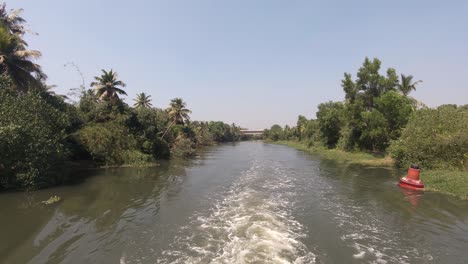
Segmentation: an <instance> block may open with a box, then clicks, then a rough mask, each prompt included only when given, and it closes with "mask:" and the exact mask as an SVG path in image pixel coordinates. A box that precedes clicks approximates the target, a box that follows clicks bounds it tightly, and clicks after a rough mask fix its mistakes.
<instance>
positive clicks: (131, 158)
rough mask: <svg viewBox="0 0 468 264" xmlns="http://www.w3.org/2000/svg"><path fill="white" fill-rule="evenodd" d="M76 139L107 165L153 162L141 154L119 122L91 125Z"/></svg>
mask: <svg viewBox="0 0 468 264" xmlns="http://www.w3.org/2000/svg"><path fill="white" fill-rule="evenodd" d="M74 137H75V138H76V140H77V142H79V143H80V144H81V145H83V146H84V148H85V149H86V150H87V151H88V152H89V153H90V154H91V156H92V157H93V159H94V160H95V161H97V162H101V163H104V164H106V165H121V164H135V163H136V164H140V163H144V162H151V161H153V160H154V159H153V157H152V156H151V155H148V154H144V153H141V152H140V151H139V150H138V149H137V142H136V140H135V139H134V138H133V136H132V135H131V134H130V132H129V130H128V128H127V127H125V126H123V125H121V124H119V123H117V122H106V123H95V124H89V125H87V126H85V127H83V128H82V129H80V130H79V131H78V132H77V133H76V134H75V135H74Z"/></svg>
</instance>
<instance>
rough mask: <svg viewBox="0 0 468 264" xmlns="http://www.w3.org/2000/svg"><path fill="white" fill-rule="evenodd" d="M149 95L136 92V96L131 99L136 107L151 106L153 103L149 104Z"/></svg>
mask: <svg viewBox="0 0 468 264" xmlns="http://www.w3.org/2000/svg"><path fill="white" fill-rule="evenodd" d="M150 97H151V95H147V94H145V93H139V94H137V97H136V98H135V99H133V100H134V101H135V104H134V105H133V106H134V107H136V108H151V107H152V106H153V105H152V104H151V99H150Z"/></svg>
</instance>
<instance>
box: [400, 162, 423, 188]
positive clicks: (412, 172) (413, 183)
mask: <svg viewBox="0 0 468 264" xmlns="http://www.w3.org/2000/svg"><path fill="white" fill-rule="evenodd" d="M419 172H420V170H419V167H418V166H417V165H413V166H411V168H409V170H408V174H407V175H406V176H405V177H402V178H400V182H399V183H398V185H399V186H400V187H402V188H406V189H411V190H423V189H424V183H423V182H422V181H421V180H420V179H419Z"/></svg>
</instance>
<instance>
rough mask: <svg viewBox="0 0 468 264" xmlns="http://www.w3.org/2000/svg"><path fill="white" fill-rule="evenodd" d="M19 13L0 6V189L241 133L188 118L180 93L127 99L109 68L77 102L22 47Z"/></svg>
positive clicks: (162, 155)
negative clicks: (158, 101) (87, 164)
mask: <svg viewBox="0 0 468 264" xmlns="http://www.w3.org/2000/svg"><path fill="white" fill-rule="evenodd" d="M20 15H21V10H13V11H11V12H7V11H6V7H5V5H2V6H1V7H0V53H1V54H0V190H2V189H32V188H39V187H42V186H47V185H51V184H57V183H61V182H62V181H63V177H64V175H63V174H64V173H62V172H61V171H62V169H63V168H64V166H66V165H69V164H70V163H73V162H75V161H76V162H77V161H82V160H89V161H93V163H95V164H97V165H105V166H119V165H124V164H130V165H146V164H151V163H153V162H154V161H155V160H157V159H166V158H169V157H171V156H191V155H193V154H194V153H195V150H196V149H197V148H200V147H203V146H208V145H212V144H215V143H217V142H229V141H237V140H240V139H241V134H240V128H239V127H238V126H236V125H235V124H232V125H228V124H225V123H223V122H198V121H191V120H190V114H191V111H190V110H189V109H188V108H187V105H186V102H184V101H183V100H182V99H181V98H175V99H173V100H172V101H171V102H170V104H169V106H168V107H167V108H166V109H160V108H156V107H153V105H152V100H151V96H150V95H148V94H145V93H139V94H137V95H136V98H135V99H134V102H135V103H134V105H133V107H131V106H129V105H128V104H126V103H125V102H124V101H123V100H122V99H121V97H122V96H126V95H127V93H126V91H125V88H126V84H125V83H124V82H123V81H122V80H120V79H119V77H118V75H117V72H116V71H114V70H109V71H107V70H102V72H101V74H99V75H97V76H96V77H95V78H94V81H93V82H92V83H91V84H90V87H89V88H86V87H85V86H84V85H82V87H81V91H80V95H79V99H78V102H76V103H73V104H72V103H68V102H67V97H66V96H62V95H57V94H55V93H54V92H53V91H52V88H53V86H50V85H46V80H47V77H46V75H45V74H44V73H43V71H42V69H41V67H40V66H39V65H38V64H36V63H35V60H37V59H38V58H39V57H40V56H41V53H40V52H38V51H33V50H29V49H28V48H27V47H28V45H27V43H26V42H25V40H24V34H25V33H26V29H25V27H24V23H25V20H24V19H23V18H22V17H21V16H20ZM59 172H60V173H59Z"/></svg>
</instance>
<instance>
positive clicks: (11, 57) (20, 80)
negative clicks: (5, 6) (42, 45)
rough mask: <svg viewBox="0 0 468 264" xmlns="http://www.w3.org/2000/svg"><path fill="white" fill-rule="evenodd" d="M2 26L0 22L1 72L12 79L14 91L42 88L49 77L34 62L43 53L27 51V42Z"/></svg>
mask: <svg viewBox="0 0 468 264" xmlns="http://www.w3.org/2000/svg"><path fill="white" fill-rule="evenodd" d="M0 12H1V11H0ZM0 20H1V19H0ZM1 24H2V23H1V22H0V72H1V73H2V74H5V75H6V76H8V77H9V78H10V79H11V81H12V88H13V90H16V91H21V92H26V91H28V90H29V89H38V88H41V86H42V82H43V81H44V80H45V79H46V78H47V76H46V75H45V74H44V73H43V72H42V68H41V66H39V65H38V64H36V63H34V62H33V60H35V59H39V58H40V57H41V53H40V52H39V51H36V50H28V49H26V46H27V44H26V42H24V40H23V39H22V38H21V37H20V36H19V35H16V34H12V33H11V32H9V29H8V28H7V26H5V25H1Z"/></svg>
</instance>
